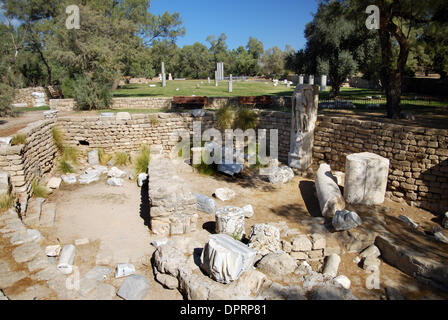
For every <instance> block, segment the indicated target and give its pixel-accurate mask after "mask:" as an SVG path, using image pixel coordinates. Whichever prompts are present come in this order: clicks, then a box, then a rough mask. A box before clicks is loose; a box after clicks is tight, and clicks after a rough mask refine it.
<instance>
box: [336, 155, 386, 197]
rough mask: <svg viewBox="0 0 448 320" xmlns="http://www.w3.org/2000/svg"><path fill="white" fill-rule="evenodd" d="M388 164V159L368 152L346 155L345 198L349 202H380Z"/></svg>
mask: <svg viewBox="0 0 448 320" xmlns="http://www.w3.org/2000/svg"><path fill="white" fill-rule="evenodd" d="M389 164H390V161H389V159H386V158H383V157H381V156H379V155H377V154H374V153H370V152H364V153H356V154H351V155H348V156H347V159H346V163H345V184H344V196H345V200H346V201H347V202H348V203H351V204H364V205H380V204H382V203H383V202H384V196H385V194H386V187H387V178H388V175H389Z"/></svg>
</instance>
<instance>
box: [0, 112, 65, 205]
mask: <svg viewBox="0 0 448 320" xmlns="http://www.w3.org/2000/svg"><path fill="white" fill-rule="evenodd" d="M55 124H56V119H47V120H41V121H37V122H33V123H31V124H29V125H28V126H27V127H26V128H24V129H21V130H20V131H18V132H17V133H16V134H23V135H25V136H26V142H25V144H21V145H16V146H9V145H2V146H1V147H0V171H5V172H8V173H9V175H10V177H11V184H12V191H13V192H14V193H15V194H16V196H17V198H18V199H19V201H20V203H21V205H22V206H23V205H25V204H26V201H27V199H28V198H29V196H31V183H32V181H33V180H34V179H36V178H39V177H41V176H42V175H44V174H45V173H48V172H49V171H50V170H51V169H52V168H53V165H54V160H55V158H56V156H57V148H56V146H55V144H54V142H53V136H52V130H51V129H52V128H53V126H54V125H55Z"/></svg>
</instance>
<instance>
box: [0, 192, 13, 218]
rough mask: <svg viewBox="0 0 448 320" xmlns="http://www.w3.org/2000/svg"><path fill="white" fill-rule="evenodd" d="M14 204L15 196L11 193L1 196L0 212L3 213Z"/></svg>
mask: <svg viewBox="0 0 448 320" xmlns="http://www.w3.org/2000/svg"><path fill="white" fill-rule="evenodd" d="M13 205H14V196H13V195H12V194H10V193H7V194H3V195H1V196H0V212H1V213H3V212H5V211H6V210H8V209H9V208H11V207H12V206H13Z"/></svg>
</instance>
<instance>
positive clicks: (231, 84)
mask: <svg viewBox="0 0 448 320" xmlns="http://www.w3.org/2000/svg"><path fill="white" fill-rule="evenodd" d="M232 91H233V83H232V75H230V77H229V93H232Z"/></svg>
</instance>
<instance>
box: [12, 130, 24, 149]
mask: <svg viewBox="0 0 448 320" xmlns="http://www.w3.org/2000/svg"><path fill="white" fill-rule="evenodd" d="M25 142H26V135H25V134H22V133H19V134H16V135H14V136H13V137H12V140H11V145H12V146H17V145H19V144H25Z"/></svg>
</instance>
